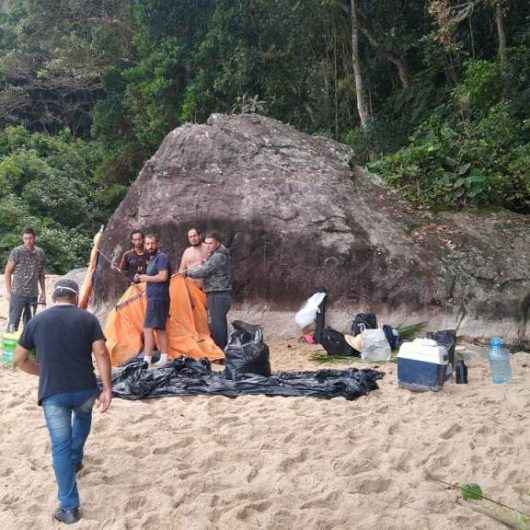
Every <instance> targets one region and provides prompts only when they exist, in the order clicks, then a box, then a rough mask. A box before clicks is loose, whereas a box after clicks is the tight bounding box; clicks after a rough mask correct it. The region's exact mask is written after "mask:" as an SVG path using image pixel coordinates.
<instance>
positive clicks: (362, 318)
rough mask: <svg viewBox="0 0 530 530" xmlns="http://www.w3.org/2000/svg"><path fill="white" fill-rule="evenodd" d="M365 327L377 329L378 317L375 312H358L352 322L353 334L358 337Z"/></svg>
mask: <svg viewBox="0 0 530 530" xmlns="http://www.w3.org/2000/svg"><path fill="white" fill-rule="evenodd" d="M365 329H377V318H376V316H375V315H374V314H373V313H357V314H356V315H355V318H354V319H353V322H352V324H351V334H352V335H353V336H354V337H356V336H357V335H359V333H362V332H363V331H364V330H365Z"/></svg>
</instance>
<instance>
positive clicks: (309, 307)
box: [294, 292, 327, 329]
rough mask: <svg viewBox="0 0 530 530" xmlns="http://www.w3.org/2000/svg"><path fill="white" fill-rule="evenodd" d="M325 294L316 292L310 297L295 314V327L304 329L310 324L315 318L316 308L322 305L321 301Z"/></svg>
mask: <svg viewBox="0 0 530 530" xmlns="http://www.w3.org/2000/svg"><path fill="white" fill-rule="evenodd" d="M326 296H327V294H326V293H324V292H318V293H315V294H314V295H312V296H310V297H309V298H308V299H307V300H306V301H305V303H304V305H303V306H302V308H301V309H300V310H299V311H298V313H296V315H295V317H294V321H295V322H296V323H297V325H298V326H299V327H300V328H302V329H304V328H305V327H307V326H309V324H312V323H313V322H314V321H315V319H316V318H317V313H318V308H319V306H320V304H321V303H322V300H324V298H326Z"/></svg>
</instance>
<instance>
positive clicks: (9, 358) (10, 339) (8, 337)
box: [1, 332, 19, 368]
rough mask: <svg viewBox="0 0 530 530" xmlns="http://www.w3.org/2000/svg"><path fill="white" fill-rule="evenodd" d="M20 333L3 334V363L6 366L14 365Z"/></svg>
mask: <svg viewBox="0 0 530 530" xmlns="http://www.w3.org/2000/svg"><path fill="white" fill-rule="evenodd" d="M18 335H19V334H18V333H16V332H15V333H9V332H6V333H4V334H3V336H2V352H1V353H2V365H3V366H4V367H5V368H12V367H13V356H14V353H15V348H16V347H17V343H18Z"/></svg>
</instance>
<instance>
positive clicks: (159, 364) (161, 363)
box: [149, 353, 171, 369]
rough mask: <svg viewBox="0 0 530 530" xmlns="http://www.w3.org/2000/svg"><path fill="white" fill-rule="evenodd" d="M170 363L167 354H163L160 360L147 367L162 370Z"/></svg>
mask: <svg viewBox="0 0 530 530" xmlns="http://www.w3.org/2000/svg"><path fill="white" fill-rule="evenodd" d="M170 363H171V360H170V359H168V357H167V354H166V353H163V354H161V355H160V359H159V360H158V361H157V362H156V363H153V364H151V365H150V366H149V368H155V369H156V368H164V367H166V366H168V365H169V364H170Z"/></svg>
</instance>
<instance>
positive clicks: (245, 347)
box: [225, 320, 271, 379]
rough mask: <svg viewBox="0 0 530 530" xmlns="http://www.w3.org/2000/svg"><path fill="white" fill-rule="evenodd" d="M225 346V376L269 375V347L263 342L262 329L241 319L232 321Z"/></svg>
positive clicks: (229, 377) (231, 377) (230, 377)
mask: <svg viewBox="0 0 530 530" xmlns="http://www.w3.org/2000/svg"><path fill="white" fill-rule="evenodd" d="M232 327H233V328H234V331H232V333H230V337H229V339H228V344H227V345H226V348H225V377H226V378H227V379H238V378H239V377H240V376H241V375H242V374H257V375H263V376H265V377H268V376H269V375H271V365H270V362H269V347H268V346H267V345H266V344H265V343H264V342H263V329H262V328H261V327H260V326H255V325H253V324H247V323H246V322H242V321H241V320H234V322H232Z"/></svg>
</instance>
